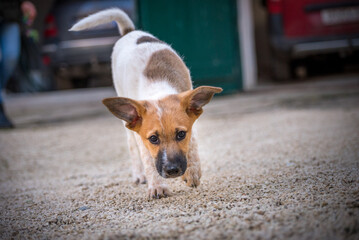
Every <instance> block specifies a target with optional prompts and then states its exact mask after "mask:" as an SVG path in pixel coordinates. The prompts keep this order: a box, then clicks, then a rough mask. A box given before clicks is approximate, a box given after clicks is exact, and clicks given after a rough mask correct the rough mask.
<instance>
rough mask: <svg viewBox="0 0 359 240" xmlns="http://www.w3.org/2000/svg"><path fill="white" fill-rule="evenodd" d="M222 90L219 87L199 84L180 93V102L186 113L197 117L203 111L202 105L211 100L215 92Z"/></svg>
mask: <svg viewBox="0 0 359 240" xmlns="http://www.w3.org/2000/svg"><path fill="white" fill-rule="evenodd" d="M222 90H223V89H222V88H219V87H210V86H201V87H198V88H196V89H194V90H189V91H186V92H183V93H181V94H180V98H181V103H182V105H183V107H184V108H185V109H186V112H187V114H188V115H190V116H194V117H195V118H198V117H199V116H200V115H201V114H202V112H203V109H202V107H203V106H204V105H206V104H207V103H209V101H211V99H212V97H213V95H214V94H215V93H220V92H222Z"/></svg>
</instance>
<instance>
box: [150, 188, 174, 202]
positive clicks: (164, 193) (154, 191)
mask: <svg viewBox="0 0 359 240" xmlns="http://www.w3.org/2000/svg"><path fill="white" fill-rule="evenodd" d="M170 195H171V192H170V190H169V189H168V187H167V185H158V186H149V187H148V198H157V199H158V198H162V197H169V196H170Z"/></svg>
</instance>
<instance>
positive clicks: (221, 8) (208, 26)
mask: <svg viewBox="0 0 359 240" xmlns="http://www.w3.org/2000/svg"><path fill="white" fill-rule="evenodd" d="M236 14H237V7H236V1H235V0H221V1H218V0H139V1H138V17H139V25H140V26H139V27H140V28H141V29H143V30H144V31H147V32H150V33H152V34H153V35H155V36H156V37H158V38H159V39H161V40H163V41H165V42H167V43H169V44H171V46H172V47H173V48H174V49H175V50H176V51H177V52H178V53H179V55H180V56H182V57H183V58H184V61H185V63H186V65H187V66H188V67H189V69H190V71H191V76H192V79H193V82H194V87H196V86H200V85H214V86H219V87H222V88H223V89H224V91H225V92H227V93H228V92H233V91H237V90H241V89H242V76H241V68H240V57H239V42H238V28H237V15H236Z"/></svg>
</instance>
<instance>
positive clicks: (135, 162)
mask: <svg viewBox="0 0 359 240" xmlns="http://www.w3.org/2000/svg"><path fill="white" fill-rule="evenodd" d="M126 132H127V143H128V149H129V150H130V157H131V161H132V177H133V180H134V182H135V183H136V184H139V183H141V184H145V183H146V177H145V173H144V169H143V164H142V161H141V157H140V153H139V149H138V146H137V142H136V138H135V135H134V133H133V132H131V131H130V130H127V129H126Z"/></svg>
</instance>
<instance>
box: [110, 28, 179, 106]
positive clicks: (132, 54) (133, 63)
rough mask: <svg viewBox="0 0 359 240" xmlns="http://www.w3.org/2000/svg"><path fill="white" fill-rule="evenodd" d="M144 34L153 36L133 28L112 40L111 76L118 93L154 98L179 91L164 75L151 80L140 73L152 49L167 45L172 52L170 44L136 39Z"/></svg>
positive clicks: (119, 94)
mask: <svg viewBox="0 0 359 240" xmlns="http://www.w3.org/2000/svg"><path fill="white" fill-rule="evenodd" d="M143 36H150V37H154V36H153V35H151V34H149V33H146V32H142V31H133V32H130V33H128V34H126V35H125V36H124V37H122V38H121V39H120V40H118V41H117V43H116V44H115V47H114V49H113V53H112V77H113V83H114V85H115V89H116V92H117V94H118V96H123V97H129V98H133V99H136V100H145V99H146V100H155V99H160V98H163V97H165V96H166V95H169V94H176V93H178V92H177V91H176V90H175V89H174V88H173V87H172V86H170V84H169V83H168V82H167V81H166V80H165V79H164V80H163V81H150V80H148V79H147V78H146V76H144V75H143V72H144V70H145V68H146V66H147V63H148V61H149V60H150V58H151V55H152V54H153V53H154V52H156V51H159V50H163V49H168V50H171V51H172V52H174V53H175V51H173V50H172V48H171V47H170V46H168V45H167V44H163V43H153V42H152V43H142V44H137V43H136V42H137V39H139V38H140V37H143Z"/></svg>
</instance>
